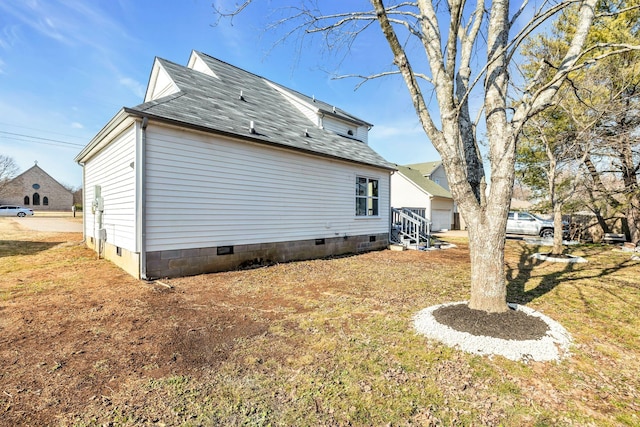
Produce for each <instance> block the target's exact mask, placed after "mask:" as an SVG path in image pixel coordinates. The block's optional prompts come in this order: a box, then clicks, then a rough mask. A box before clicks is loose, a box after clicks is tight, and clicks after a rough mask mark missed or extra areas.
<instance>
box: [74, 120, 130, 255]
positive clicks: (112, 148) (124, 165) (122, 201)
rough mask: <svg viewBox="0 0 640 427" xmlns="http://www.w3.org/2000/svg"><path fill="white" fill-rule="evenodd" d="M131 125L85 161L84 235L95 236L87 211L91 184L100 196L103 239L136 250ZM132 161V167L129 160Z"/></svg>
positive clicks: (91, 197) (93, 220)
mask: <svg viewBox="0 0 640 427" xmlns="http://www.w3.org/2000/svg"><path fill="white" fill-rule="evenodd" d="M135 138H136V132H135V125H132V126H131V127H129V128H128V129H127V130H125V131H124V132H123V133H121V134H120V135H119V136H117V137H116V138H115V140H114V141H113V142H112V143H111V144H110V145H108V146H107V147H106V148H105V149H103V150H102V151H101V152H99V153H98V154H97V155H96V156H95V157H93V158H92V159H91V161H89V162H87V164H86V165H85V186H84V188H85V192H84V209H85V210H86V213H85V224H84V226H85V235H86V236H91V237H93V238H97V237H98V232H97V229H98V224H97V219H96V216H95V215H93V214H92V212H91V203H92V202H93V200H94V197H95V195H94V186H95V185H99V186H100V187H101V193H102V198H103V200H104V214H103V226H104V228H105V229H106V231H107V242H108V243H110V244H112V245H115V246H119V247H121V248H124V249H127V250H129V251H132V252H135V251H136V244H135V242H136V238H135V218H136V215H135V170H134V168H135V160H136V159H135V147H136V139H135ZM132 163H133V166H134V167H133V168H132V167H131V164H132Z"/></svg>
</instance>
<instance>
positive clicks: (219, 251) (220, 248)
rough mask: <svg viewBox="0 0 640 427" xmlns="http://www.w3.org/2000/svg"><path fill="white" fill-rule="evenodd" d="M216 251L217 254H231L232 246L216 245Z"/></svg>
mask: <svg viewBox="0 0 640 427" xmlns="http://www.w3.org/2000/svg"><path fill="white" fill-rule="evenodd" d="M216 253H217V254H218V255H233V246H218V248H217V249H216Z"/></svg>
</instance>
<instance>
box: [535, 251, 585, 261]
mask: <svg viewBox="0 0 640 427" xmlns="http://www.w3.org/2000/svg"><path fill="white" fill-rule="evenodd" d="M565 256H567V257H568V258H558V257H554V256H547V255H545V254H541V253H536V254H533V255H531V256H530V257H529V258H535V259H539V260H542V261H548V262H564V263H565V264H574V263H583V262H587V260H586V259H584V258H582V257H581V256H577V255H565Z"/></svg>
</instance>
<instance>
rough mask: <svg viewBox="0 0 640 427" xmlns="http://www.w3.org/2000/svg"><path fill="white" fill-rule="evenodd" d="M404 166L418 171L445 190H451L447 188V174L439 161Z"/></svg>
mask: <svg viewBox="0 0 640 427" xmlns="http://www.w3.org/2000/svg"><path fill="white" fill-rule="evenodd" d="M406 166H407V167H409V168H411V169H415V170H417V171H419V172H420V174H422V176H424V177H425V178H427V179H430V180H431V181H433V182H435V183H436V184H438V185H439V186H440V187H442V188H444V189H445V190H447V191H451V189H450V188H449V181H448V180H447V174H446V173H445V172H444V167H443V166H442V162H441V161H439V160H438V161H435V162H424V163H413V164H410V165H406Z"/></svg>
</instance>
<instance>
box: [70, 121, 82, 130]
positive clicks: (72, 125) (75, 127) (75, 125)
mask: <svg viewBox="0 0 640 427" xmlns="http://www.w3.org/2000/svg"><path fill="white" fill-rule="evenodd" d="M71 127H72V128H73V129H84V126H82V123H78V122H73V123H71Z"/></svg>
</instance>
